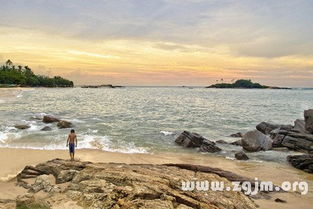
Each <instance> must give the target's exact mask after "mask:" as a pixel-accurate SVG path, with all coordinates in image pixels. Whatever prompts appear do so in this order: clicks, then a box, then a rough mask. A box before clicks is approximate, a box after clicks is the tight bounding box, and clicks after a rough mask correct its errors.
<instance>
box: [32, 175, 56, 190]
mask: <svg viewBox="0 0 313 209" xmlns="http://www.w3.org/2000/svg"><path fill="white" fill-rule="evenodd" d="M41 190H43V191H45V192H48V193H54V192H60V191H61V189H60V187H58V186H56V185H55V184H53V183H52V181H51V180H50V178H49V176H48V175H40V176H38V177H37V178H36V180H35V183H34V184H32V185H31V189H30V191H31V192H34V193H37V192H39V191H41Z"/></svg>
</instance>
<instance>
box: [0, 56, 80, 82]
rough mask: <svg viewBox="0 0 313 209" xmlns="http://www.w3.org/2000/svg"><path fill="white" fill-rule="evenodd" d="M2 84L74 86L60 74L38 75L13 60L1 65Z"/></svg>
mask: <svg viewBox="0 0 313 209" xmlns="http://www.w3.org/2000/svg"><path fill="white" fill-rule="evenodd" d="M0 84H2V85H17V86H21V87H28V86H29V87H73V86H74V83H73V81H70V80H67V79H65V78H62V77H60V76H54V77H53V78H50V77H48V76H42V75H36V74H34V73H33V71H32V70H31V69H30V68H29V67H28V66H24V67H22V66H21V65H19V66H17V67H16V66H14V65H13V62H12V61H11V60H8V61H6V62H5V65H3V66H1V67H0Z"/></svg>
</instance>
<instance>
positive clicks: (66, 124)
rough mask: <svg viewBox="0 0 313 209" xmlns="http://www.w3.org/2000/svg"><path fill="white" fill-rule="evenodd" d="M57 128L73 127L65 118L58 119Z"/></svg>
mask: <svg viewBox="0 0 313 209" xmlns="http://www.w3.org/2000/svg"><path fill="white" fill-rule="evenodd" d="M57 126H58V127H59V128H71V127H73V124H72V123H71V122H68V121H66V120H60V121H59V122H58V124H57Z"/></svg>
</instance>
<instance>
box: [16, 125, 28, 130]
mask: <svg viewBox="0 0 313 209" xmlns="http://www.w3.org/2000/svg"><path fill="white" fill-rule="evenodd" d="M14 127H15V128H17V129H22V130H23V129H29V128H30V126H29V125H15V126H14Z"/></svg>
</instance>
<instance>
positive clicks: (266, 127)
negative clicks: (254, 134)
mask: <svg viewBox="0 0 313 209" xmlns="http://www.w3.org/2000/svg"><path fill="white" fill-rule="evenodd" d="M278 128H279V129H280V130H286V131H290V130H291V129H292V128H293V126H292V125H277V124H272V123H267V122H262V123H259V124H258V125H257V126H256V129H257V130H258V131H260V132H262V133H263V134H265V135H268V134H270V133H271V131H273V130H275V129H278Z"/></svg>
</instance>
